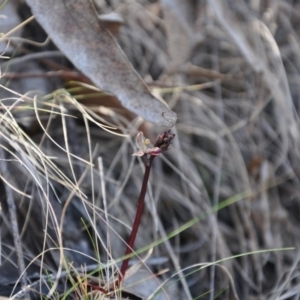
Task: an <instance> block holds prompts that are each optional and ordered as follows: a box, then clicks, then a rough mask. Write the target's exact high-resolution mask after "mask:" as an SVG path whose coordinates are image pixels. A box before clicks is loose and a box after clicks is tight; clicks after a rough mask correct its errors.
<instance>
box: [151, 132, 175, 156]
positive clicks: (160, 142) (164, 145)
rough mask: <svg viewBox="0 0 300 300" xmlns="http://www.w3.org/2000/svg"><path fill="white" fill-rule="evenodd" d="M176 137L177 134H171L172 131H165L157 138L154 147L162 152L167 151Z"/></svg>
mask: <svg viewBox="0 0 300 300" xmlns="http://www.w3.org/2000/svg"><path fill="white" fill-rule="evenodd" d="M174 137H175V134H174V133H171V130H168V131H165V132H164V133H162V134H160V135H159V136H158V137H157V139H156V142H155V145H154V146H155V147H158V148H160V149H161V151H162V152H164V151H167V150H169V148H170V145H171V142H172V140H173V139H174Z"/></svg>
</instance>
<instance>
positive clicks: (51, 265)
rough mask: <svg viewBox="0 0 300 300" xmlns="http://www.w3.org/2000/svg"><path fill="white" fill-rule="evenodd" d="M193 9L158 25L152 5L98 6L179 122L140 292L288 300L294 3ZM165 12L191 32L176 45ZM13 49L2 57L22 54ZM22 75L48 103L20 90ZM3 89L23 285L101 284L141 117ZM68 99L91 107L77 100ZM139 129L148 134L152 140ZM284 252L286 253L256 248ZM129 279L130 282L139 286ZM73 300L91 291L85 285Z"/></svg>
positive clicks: (135, 177)
mask: <svg viewBox="0 0 300 300" xmlns="http://www.w3.org/2000/svg"><path fill="white" fill-rule="evenodd" d="M99 2H100V1H99ZM151 2H153V3H152V4H151ZM162 2H163V1H162ZM192 2H193V1H187V2H186V4H185V5H186V10H187V11H188V10H189V9H190V8H191V7H190V6H192V5H193V4H192ZM101 3H102V2H101ZM105 3H106V2H105ZM163 3H164V2H163ZM174 3H176V1H175V2H174ZM197 3H198V4H197V5H195V7H193V8H192V11H193V12H194V14H193V15H191V14H190V15H188V16H190V17H189V18H185V15H184V13H183V11H184V10H181V12H182V13H181V14H180V15H176V11H175V12H172V10H171V9H170V8H164V9H165V10H164V14H163V11H162V8H161V5H160V4H159V3H158V2H156V1H143V0H140V1H138V2H132V1H122V3H120V1H113V4H110V5H107V4H104V2H103V3H102V4H101V5H102V6H101V11H102V12H103V13H104V12H109V11H111V10H113V11H117V12H118V13H120V14H121V15H122V17H123V19H124V20H125V25H123V26H122V27H121V28H120V32H119V34H118V36H117V39H118V41H119V43H120V45H121V46H122V48H123V49H124V51H125V53H126V54H127V55H128V57H129V59H130V60H131V62H132V64H133V65H134V67H135V68H136V69H137V71H138V72H139V73H140V74H141V76H142V77H144V78H145V79H146V80H147V82H148V83H149V86H150V87H151V88H152V89H153V92H155V93H159V94H161V95H162V96H163V97H164V99H165V100H166V101H167V102H168V104H169V106H170V107H171V108H172V109H173V110H174V111H175V112H176V113H177V115H178V122H177V124H176V126H175V127H174V128H173V131H174V132H175V133H176V140H174V143H173V147H172V150H171V151H169V152H168V153H167V155H166V156H164V157H162V159H157V160H156V161H155V164H154V167H153V170H152V174H151V179H150V182H151V183H150V186H149V191H148V197H147V207H146V211H145V214H144V219H143V223H142V226H141V228H140V230H139V235H138V238H137V241H136V246H135V249H144V250H145V249H147V250H149V248H151V245H153V244H152V242H154V241H157V240H161V239H163V241H162V242H161V243H160V244H159V245H156V246H155V247H154V248H153V249H152V251H153V252H152V254H151V256H150V258H149V259H148V260H147V263H145V262H144V260H143V257H144V256H145V253H144V252H143V253H140V254H139V258H137V257H136V258H134V259H132V261H133V263H134V264H137V266H139V267H140V265H139V264H138V262H140V261H142V263H141V265H143V271H145V270H144V269H146V265H147V267H148V268H149V269H148V270H151V272H152V274H160V276H159V277H157V276H156V275H153V277H154V278H155V280H156V282H155V283H154V287H153V289H152V290H151V291H146V293H147V295H148V296H150V295H151V293H153V292H154V291H155V289H156V288H157V287H158V286H159V285H160V284H161V283H162V282H164V281H166V284H165V285H164V286H165V287H166V286H168V284H169V283H170V282H171V283H172V284H171V286H170V287H169V289H166V292H165V293H161V294H160V295H161V296H160V297H162V298H157V299H214V298H215V297H217V298H218V299H234V298H235V297H239V299H298V297H299V296H298V295H299V294H300V288H299V286H300V285H299V284H300V282H299V272H298V269H299V259H300V253H299V251H298V249H299V241H300V230H299V212H300V200H299V199H300V198H299V191H300V190H299V187H300V183H299V167H298V164H299V149H300V144H299V141H300V140H299V132H300V130H299V129H300V128H299V119H298V118H299V115H298V111H299V104H298V102H299V95H300V91H299V86H300V85H299V82H300V75H299V70H300V60H299V58H300V50H299V41H300V37H299V34H298V32H299V30H300V23H299V9H300V6H299V5H300V4H299V3H298V1H294V2H293V4H290V3H289V2H287V1H277V2H267V1H262V0H261V1H247V3H246V2H238V1H233V2H230V1H219V0H211V1H209V4H207V3H206V2H204V1H198V2H197ZM167 9H169V11H168V12H169V13H170V14H171V16H170V15H169V16H168V13H167V12H166V10H167ZM172 13H173V14H174V15H173V17H174V16H175V19H176V17H177V19H178V23H179V24H181V26H182V27H181V29H182V28H183V29H182V30H186V31H187V34H186V35H185V37H184V40H180V39H181V37H180V36H176V34H177V35H178V32H179V31H178V30H177V31H175V27H174V30H173V31H172V26H170V24H172ZM181 18H182V19H181ZM31 36H34V32H33V33H32V34H31ZM25 37H26V36H25ZM187 37H188V38H187ZM179 40H180V41H182V42H181V43H180V42H178V41H179ZM12 41H13V43H14V46H16V45H17V44H16V41H14V40H13V39H12ZM174 41H177V44H174ZM187 43H188V44H187ZM20 46H22V47H24V48H26V47H27V44H24V43H21V45H20ZM20 46H18V47H16V48H15V50H14V51H16V53H18V55H21V53H23V55H24V57H26V55H28V54H26V52H25V51H24V49H22V47H20ZM50 47H51V46H50ZM168 47H169V48H168ZM168 49H169V52H168ZM46 50H48V51H49V50H53V48H52V49H46ZM18 51H19V52H18ZM22 51H23V52H22ZM168 54H170V55H168ZM16 59H17V58H16ZM40 59H41V58H40ZM42 59H46V58H45V57H44V58H42ZM13 61H14V58H11V59H10V60H9V62H11V63H12V65H11V67H9V66H10V65H9V63H5V68H4V67H1V72H2V75H3V74H5V72H13V71H14V72H15V74H18V73H20V72H21V71H23V72H26V70H27V69H28V67H29V66H30V67H32V66H33V68H37V70H38V71H40V70H43V69H41V67H40V66H38V64H37V63H35V62H34V63H30V64H31V65H29V63H28V61H26V59H25V60H24V62H20V63H19V64H18V65H17V66H15V65H13ZM40 63H41V64H42V65H43V68H45V61H40ZM56 63H57V62H56ZM59 63H60V64H61V65H63V64H62V63H61V62H59ZM22 64H23V65H22ZM46 68H48V69H46V70H49V68H50V67H49V63H48V67H46ZM24 70H25V71H24ZM50 70H51V69H50ZM29 77H30V76H29ZM24 80H25V81H24ZM32 80H36V81H35V83H33V84H31V86H32V85H35V86H36V87H38V88H39V89H42V90H43V94H47V96H41V95H40V96H35V94H36V93H33V92H31V93H28V92H29V91H30V89H28V84H29V83H28V82H30V81H32ZM0 83H1V87H0V88H1V89H0V91H1V92H0V99H1V116H0V118H1V128H0V138H1V142H0V144H1V148H2V149H3V150H2V152H3V153H5V154H4V156H5V157H4V158H2V161H1V162H2V163H3V164H5V166H6V169H7V171H6V172H5V174H3V172H2V173H1V177H2V180H3V184H2V185H1V191H2V195H4V193H5V192H4V191H5V188H6V191H7V189H8V188H9V189H11V190H12V191H13V195H14V202H15V205H16V208H17V217H16V218H17V222H18V224H19V228H20V230H19V231H20V236H21V241H22V250H23V256H24V262H25V265H26V266H29V267H28V269H27V275H28V276H34V277H38V274H39V273H43V274H45V272H46V271H47V272H49V273H51V274H57V273H58V274H60V273H61V272H62V273H61V274H67V273H64V272H65V269H72V270H73V269H74V268H75V269H76V268H77V269H76V270H80V266H81V265H82V264H84V263H86V264H95V263H96V264H97V263H99V264H101V266H102V267H103V270H102V272H100V273H101V274H100V275H102V276H104V277H105V278H104V279H103V281H104V282H105V283H106V284H108V283H109V282H111V279H112V276H113V275H114V274H116V266H119V261H118V259H119V258H120V257H122V255H123V254H124V251H125V244H124V243H125V241H124V240H126V238H127V237H128V235H129V233H130V229H129V228H130V226H131V225H132V220H133V218H134V214H135V209H136V201H137V198H138V194H139V189H140V187H141V181H142V172H143V170H142V167H143V166H142V164H139V163H137V160H136V159H135V158H132V157H131V154H132V153H133V152H134V151H135V145H134V143H133V139H132V138H133V136H134V135H135V134H136V132H137V130H138V128H139V127H140V126H141V125H142V124H143V122H142V120H141V119H139V118H138V117H135V116H132V115H128V114H126V112H125V113H124V110H123V109H122V108H115V109H112V108H109V107H107V106H105V105H102V106H101V107H100V108H99V105H97V101H95V102H92V103H91V101H89V102H88V103H87V102H84V101H85V100H84V99H83V100H82V99H80V100H78V101H76V100H75V99H74V98H72V97H71V95H70V94H68V93H67V92H66V91H64V90H61V89H58V88H60V87H61V86H62V82H61V80H60V79H53V78H52V79H51V78H50V79H49V78H43V77H41V78H36V79H32V78H25V79H24V78H19V79H8V78H6V77H5V76H3V77H2V78H1V81H0ZM202 84H205V85H204V86H203V85H202ZM29 86H30V85H29ZM175 87H182V88H180V89H178V88H175ZM35 89H36V88H35ZM54 90H56V92H53V91H54ZM72 91H74V90H72ZM77 91H78V90H77ZM94 92H95V91H94ZM96 92H97V91H96ZM74 95H75V97H76V96H77V98H78V99H79V98H85V99H87V96H86V95H87V94H86V93H83V92H82V90H79V92H77V93H76V94H74ZM102 96H103V95H102ZM95 99H97V98H95ZM86 101H87V100H86ZM84 104H88V105H89V106H85V105H84ZM112 127H116V128H118V130H117V133H118V135H112V134H111V133H110V132H111V131H115V130H114V129H113V128H112ZM143 128H144V130H145V134H147V135H149V137H150V138H153V137H155V135H156V132H157V131H158V130H159V129H157V128H153V126H152V125H151V124H145V123H144V124H143ZM108 131H109V132H108ZM2 170H3V169H2ZM6 195H7V192H6ZM228 199H229V201H228V202H225V204H226V203H227V205H224V206H225V207H223V204H224V202H223V201H226V200H228ZM1 208H2V211H1V212H2V213H1V218H2V219H1V220H2V223H1V265H0V284H1V283H2V284H8V283H15V282H16V280H17V279H18V278H19V273H18V271H17V269H18V268H16V267H13V266H15V265H16V263H15V262H16V254H15V252H14V243H13V240H12V232H11V229H10V228H11V225H10V224H11V223H10V222H11V220H10V218H9V217H8V212H9V209H8V207H7V202H6V201H5V199H4V197H2V198H1ZM185 224H187V226H186V228H185V230H182V231H181V230H179V229H182V227H181V226H183V225H185ZM178 228H179V229H178ZM170 233H173V235H172V237H171V236H170ZM147 245H148V247H147ZM149 245H150V246H149ZM145 246H146V248H144V247H145ZM286 247H295V249H296V250H293V251H292V250H290V251H266V252H259V251H261V250H267V249H282V248H286ZM255 252H257V254H251V253H255ZM240 254H244V255H241V256H239V255H240ZM227 258H231V259H227ZM211 262H212V264H211ZM102 264H103V265H102ZM107 264H108V266H107ZM78 268H79V269H78ZM166 269H167V270H168V271H165V270H166ZM4 270H5V271H4ZM134 271H135V272H136V273H137V272H138V271H137V270H135V269H134ZM4 272H5V273H4ZM76 272H77V273H76ZM76 272H75V273H76V274H78V271H76ZM145 272H146V271H145ZM82 273H84V272H82ZM133 274H134V272H133ZM137 274H139V273H137ZM146 274H147V275H140V277H141V278H140V279H143V278H147V276H149V274H151V273H149V271H148V273H146ZM100 275H99V276H100ZM173 275H174V276H173ZM66 277H67V275H66V276H65V278H66ZM132 278H133V279H132V281H131V282H129V281H128V284H127V285H128V286H130V285H132V284H133V283H134V282H138V279H137V278H136V277H132ZM158 278H159V279H158ZM155 280H154V281H155ZM125 283H126V282H125ZM56 284H58V287H59V288H61V281H60V280H56V278H53V281H52V283H51V284H50V285H49V283H48V285H49V287H48V292H49V289H50V290H53V291H55V290H57V291H58V290H59V289H58V288H57V286H56ZM71 286H72V282H71ZM125 290H126V284H125ZM143 290H145V288H144V287H142V286H140V287H139V288H137V290H134V292H133V289H130V288H129V291H131V292H132V293H136V294H138V293H139V292H141V291H143ZM43 292H45V291H43ZM46 293H47V291H46ZM76 293H77V294H76ZM76 293H75V294H76V295H77V297H78V298H79V297H80V296H79V295H80V294H84V293H88V292H87V291H86V290H84V286H81V287H79V288H78V290H77V292H76ZM168 293H169V296H168V297H169V298H168V297H167V296H165V297H166V298H163V297H164V296H162V295H166V294H168ZM175 295H176V296H175ZM200 295H202V297H201V298H199V297H200ZM102 296H103V295H102ZM102 296H101V297H102ZM95 297H96V298H95V299H102V298H101V297H100V296H99V295H98V296H95ZM97 297H98V298H97ZM144 297H146V296H145V295H144ZM197 297H198V298H197Z"/></svg>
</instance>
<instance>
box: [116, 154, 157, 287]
mask: <svg viewBox="0 0 300 300" xmlns="http://www.w3.org/2000/svg"><path fill="white" fill-rule="evenodd" d="M154 158H155V156H151V157H150V158H149V160H148V162H147V163H146V164H145V166H146V169H145V174H144V179H143V184H142V188H141V193H140V197H139V200H138V206H137V210H136V214H135V219H134V223H133V226H132V231H131V234H130V237H129V240H128V243H127V248H126V251H125V256H127V255H129V254H131V253H132V252H133V246H134V242H135V238H136V235H137V232H138V229H139V227H140V224H141V218H142V215H143V211H144V206H145V196H146V192H147V184H148V180H149V175H150V170H151V165H152V161H153V159H154ZM129 259H130V258H129V257H128V258H126V259H125V260H124V261H123V263H122V266H121V270H120V275H119V278H118V283H117V285H118V284H120V283H121V282H122V279H123V278H124V276H125V273H126V270H127V268H128V264H129Z"/></svg>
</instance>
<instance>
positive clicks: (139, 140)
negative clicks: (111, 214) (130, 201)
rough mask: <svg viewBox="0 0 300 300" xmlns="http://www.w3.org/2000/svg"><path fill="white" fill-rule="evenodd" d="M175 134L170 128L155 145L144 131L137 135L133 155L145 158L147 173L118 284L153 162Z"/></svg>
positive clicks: (142, 203)
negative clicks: (135, 149) (135, 148)
mask: <svg viewBox="0 0 300 300" xmlns="http://www.w3.org/2000/svg"><path fill="white" fill-rule="evenodd" d="M174 137H175V134H173V133H171V131H170V130H168V131H165V132H164V133H162V134H160V135H158V137H157V138H156V141H155V143H154V145H152V144H151V142H150V140H149V139H147V138H145V137H144V133H143V132H142V131H139V133H138V134H137V136H136V145H137V148H138V151H137V152H135V153H133V154H132V155H133V156H139V157H141V159H142V160H143V162H144V164H145V173H144V178H143V183H142V188H141V192H140V196H139V200H138V204H137V210H136V215H135V220H134V223H133V226H132V231H131V234H130V237H129V240H128V243H127V248H126V251H125V256H126V257H127V258H125V260H124V261H123V263H122V266H121V269H120V275H119V279H118V284H120V283H121V282H122V280H123V278H124V276H125V273H126V270H127V267H128V263H129V257H128V256H130V254H131V253H132V252H133V246H134V242H135V238H136V235H137V232H138V229H139V226H140V224H141V218H142V214H143V210H144V206H145V196H146V192H147V184H148V180H149V175H150V169H151V165H152V162H153V160H154V158H155V157H156V156H158V155H160V154H162V153H164V152H166V151H167V150H169V149H170V145H171V142H172V140H173V139H174Z"/></svg>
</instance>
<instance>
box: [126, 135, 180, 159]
mask: <svg viewBox="0 0 300 300" xmlns="http://www.w3.org/2000/svg"><path fill="white" fill-rule="evenodd" d="M174 136H175V134H173V133H171V131H170V130H168V131H165V132H164V133H162V134H160V135H159V136H158V137H157V139H156V142H155V145H154V146H153V145H151V143H150V141H149V139H145V137H144V133H143V132H142V131H140V132H139V133H138V134H137V136H136V145H137V148H138V151H137V152H135V153H133V154H132V156H144V155H153V156H157V155H159V154H161V153H162V152H165V151H167V150H169V147H170V145H171V142H172V140H173V138H174Z"/></svg>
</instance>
